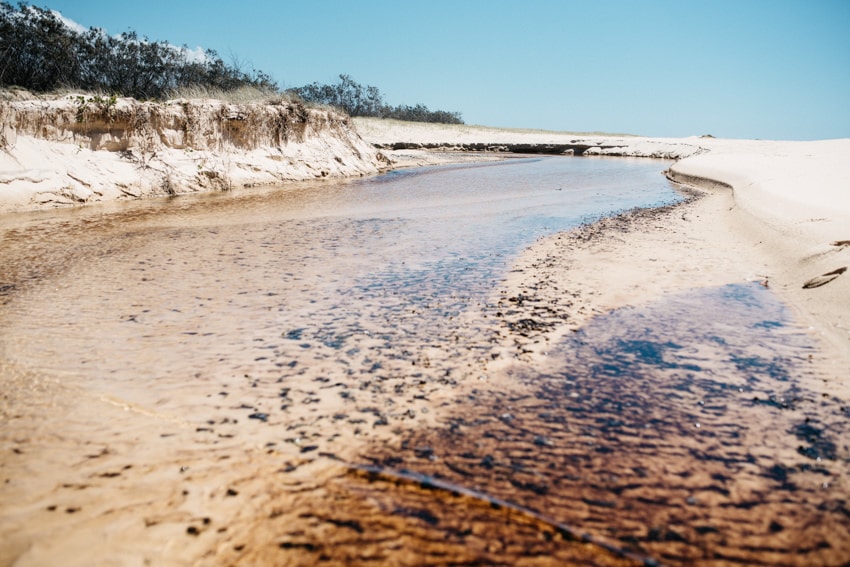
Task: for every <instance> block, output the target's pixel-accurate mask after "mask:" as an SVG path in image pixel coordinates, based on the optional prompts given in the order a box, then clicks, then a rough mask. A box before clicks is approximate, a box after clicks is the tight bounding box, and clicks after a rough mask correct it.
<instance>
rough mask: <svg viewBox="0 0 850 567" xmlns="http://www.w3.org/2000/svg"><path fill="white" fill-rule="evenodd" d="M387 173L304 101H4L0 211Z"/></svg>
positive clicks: (350, 132) (337, 123)
mask: <svg viewBox="0 0 850 567" xmlns="http://www.w3.org/2000/svg"><path fill="white" fill-rule="evenodd" d="M385 168H386V162H385V160H384V159H383V158H382V156H381V155H380V153H379V152H377V151H376V150H375V149H374V148H373V147H372V146H371V145H369V144H367V143H365V142H364V141H363V140H362V139H361V138H360V136H358V135H357V133H356V132H355V131H354V129H353V127H352V126H351V123H350V119H349V118H347V117H345V116H343V115H341V114H338V113H336V112H333V111H331V110H319V109H307V108H305V107H304V106H303V105H301V104H298V103H287V102H281V103H278V104H267V103H245V104H229V103H225V102H222V101H217V100H206V99H193V100H185V99H183V100H171V101H168V102H139V101H136V100H134V99H130V98H118V99H115V100H109V99H103V98H97V99H95V98H93V97H92V96H90V95H75V94H71V95H66V96H63V97H61V98H58V99H45V100H32V99H25V100H0V213H2V212H7V211H23V210H32V209H39V208H50V207H55V206H63V205H80V204H85V203H93V202H98V201H105V200H113V199H137V198H140V197H143V196H150V195H154V196H155V195H176V194H181V193H187V192H196V191H204V190H206V191H210V190H227V189H231V188H233V187H243V186H254V185H269V184H274V183H281V182H284V181H296V180H305V179H317V178H327V177H341V176H357V175H370V174H375V173H377V172H379V171H382V170H383V169H385Z"/></svg>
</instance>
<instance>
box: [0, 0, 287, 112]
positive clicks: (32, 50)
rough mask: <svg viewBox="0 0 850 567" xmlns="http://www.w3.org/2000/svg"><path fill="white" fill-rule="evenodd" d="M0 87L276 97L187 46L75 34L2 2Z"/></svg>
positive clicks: (267, 80) (43, 15) (147, 95)
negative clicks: (242, 91) (255, 92)
mask: <svg viewBox="0 0 850 567" xmlns="http://www.w3.org/2000/svg"><path fill="white" fill-rule="evenodd" d="M0 86H6V87H8V86H18V87H23V88H25V89H28V90H31V91H33V92H50V91H54V90H57V89H61V88H79V89H85V90H94V91H104V92H108V93H117V94H120V95H123V96H131V97H134V98H137V99H140V100H146V99H158V98H164V97H167V96H168V94H169V92H170V91H173V90H175V89H179V88H182V87H199V86H200V87H207V88H210V89H221V90H234V89H237V88H239V87H244V86H250V87H254V88H257V89H260V90H269V91H276V90H277V84H276V83H275V82H274V81H273V80H272V79H271V77H269V76H268V75H266V74H265V73H263V72H261V71H252V72H251V73H245V72H244V71H242V70H241V69H239V68H238V67H236V66H234V65H228V64H226V63H225V62H224V61H223V60H222V59H221V57H219V56H218V54H217V53H216V52H215V51H214V50H211V49H210V50H206V51H205V52H204V54H203V55H202V56H196V55H193V54H191V53H190V52H189V50H188V49H187V48H186V47H185V46H183V47H177V46H175V45H173V44H170V43H168V42H166V41H150V40H149V39H148V38H147V37H143V38H140V37H139V36H138V34H136V32H133V31H130V32H127V33H123V34H120V35H117V36H110V35H107V34H106V33H105V32H104V31H103V30H101V29H98V28H90V29H88V30H87V31H84V32H78V31H76V30H74V29H72V28H70V27H69V26H68V25H67V24H66V23H65V22H64V21H62V20H61V19H60V18H59V17H58V16H57V15H56V14H55V13H54V12H51V11H50V10H46V9H43V8H38V7H36V6H29V5H27V4H25V3H20V4H19V5H18V7H17V8H15V7H13V6H12V5H11V4H9V3H7V2H0Z"/></svg>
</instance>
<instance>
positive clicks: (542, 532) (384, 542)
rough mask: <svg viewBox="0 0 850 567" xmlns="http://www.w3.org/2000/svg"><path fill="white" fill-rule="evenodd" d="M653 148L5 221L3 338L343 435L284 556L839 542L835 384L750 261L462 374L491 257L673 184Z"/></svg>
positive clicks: (95, 368) (242, 418)
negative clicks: (355, 441)
mask: <svg viewBox="0 0 850 567" xmlns="http://www.w3.org/2000/svg"><path fill="white" fill-rule="evenodd" d="M664 165H665V164H663V163H661V162H657V161H646V160H644V161H641V160H627V159H593V158H545V159H536V158H535V159H530V158H529V159H511V160H507V161H505V162H501V163H497V164H487V165H466V166H444V167H436V168H426V169H417V170H406V171H399V172H395V173H391V174H388V175H385V176H382V177H377V178H372V179H364V180H359V181H352V182H325V183H321V184H318V185H316V184H312V185H311V184H305V185H301V186H291V187H288V188H284V189H282V190H262V191H256V190H255V191H253V192H248V191H237V192H234V193H229V194H218V195H207V196H195V197H180V198H174V199H169V200H157V201H149V202H139V203H131V204H118V205H110V206H103V207H92V208H86V209H79V210H65V211H54V212H48V213H38V214H32V215H17V216H14V217H9V218H6V219H2V220H0V223H2V224H0V230H2V248H0V328H2V334H0V358H2V359H3V360H5V361H7V362H9V363H10V366H9V367H10V368H25V369H27V372H34V373H37V374H41V375H45V376H50V377H52V378H55V379H57V380H60V381H62V382H63V383H67V384H71V385H74V387H78V388H82V389H84V390H87V391H91V392H96V393H98V394H102V395H103V396H107V397H109V398H110V399H118V400H127V401H128V402H131V403H132V404H133V405H134V406H136V407H141V408H145V409H146V410H147V411H150V412H151V415H154V414H155V415H169V416H175V417H179V419H181V420H186V421H189V422H191V423H194V424H197V426H198V429H197V430H198V431H199V432H201V433H203V434H210V435H216V436H218V438H226V439H231V440H232V439H235V440H236V441H237V442H244V443H246V444H252V445H253V444H258V443H259V444H265V445H266V446H268V447H275V446H280V445H293V444H294V445H295V446H297V447H300V448H301V451H302V452H303V453H305V454H308V455H322V456H323V457H322V458H327V459H329V461H331V462H337V461H336V460H335V459H336V455H339V454H345V453H346V448H347V447H343V446H341V444H342V443H344V442H345V441H344V440H345V439H350V438H352V437H360V438H362V439H364V440H365V443H364V444H363V445H362V446H361V447H360V448H359V449H358V450H357V451H358V454H357V455H356V457H352V456H351V455H347V456H346V459H344V461H345V462H347V463H348V464H346V465H345V466H344V467H342V468H341V469H340V470H341V471H342V472H341V473H340V474H339V475H338V476H337V477H336V478H335V479H333V481H332V482H330V483H329V485H328V486H326V487H323V488H322V496H321V498H328V494H331V495H332V496H333V498H334V501H333V502H334V503H333V504H332V505H331V504H329V503H328V502H327V501H325V504H326V505H328V506H329V507H328V508H318V507H317V508H316V509H315V510H311V509H307V510H306V511H304V512H303V513H302V514H301V516H300V517H301V518H302V520H303V525H301V524H298V525H292V524H289V525H283V524H281V525H280V526H279V528H274V526H273V528H268V529H271V530H272V532H274V534H275V545H276V546H277V548H279V551H280V552H281V553H290V554H293V555H291V557H290V559H291V560H292V561H293V562H294V563H297V562H298V561H300V562H302V563H312V562H315V561H319V560H320V559H322V558H324V559H329V560H338V561H343V562H351V561H353V559H352V558H357V561H355V562H362V563H368V562H372V561H374V562H376V563H385V562H393V561H396V562H399V561H400V562H404V561H407V560H413V561H415V562H426V563H427V562H431V563H447V562H461V563H462V562H468V563H471V562H482V561H483V562H489V563H493V562H497V563H498V562H502V563H510V564H514V563H517V562H519V563H522V562H529V563H533V562H535V561H537V560H540V561H543V560H548V561H555V560H557V561H589V562H591V563H594V564H629V563H633V562H635V561H636V562H641V561H647V562H649V563H652V562H654V561H659V562H662V563H679V564H690V563H695V562H700V561H703V562H706V563H712V562H719V563H722V562H724V561H725V562H733V563H741V564H765V565H768V564H776V565H779V564H810V563H815V564H836V565H837V564H842V563H843V562H845V561H846V560H848V559H850V543H848V542H850V508H849V507H848V501H847V496H848V494H850V488H848V486H847V482H848V480H847V476H846V473H847V470H846V469H847V465H848V448H847V441H846V440H847V439H848V437H847V433H848V431H847V425H846V421H847V418H848V417H850V415H848V408H847V407H845V406H844V405H843V403H842V402H841V401H840V400H834V399H830V398H822V397H820V396H815V395H814V394H812V393H811V392H808V391H806V390H805V389H803V388H802V387H801V386H800V381H801V378H803V377H807V376H812V375H816V373H817V371H818V370H817V368H814V367H812V366H811V364H810V361H809V355H810V354H811V353H812V349H813V345H812V344H811V342H810V338H809V337H808V335H806V334H805V333H803V332H802V330H800V329H798V328H797V327H796V326H795V324H794V322H793V321H792V320H791V319H790V317H789V315H788V313H786V311H785V310H784V308H783V307H782V305H781V304H779V303H778V302H777V301H776V300H775V299H774V297H773V296H772V295H771V293H770V292H769V291H767V290H765V289H763V288H761V287H759V286H757V285H750V284H741V285H734V286H727V287H724V288H720V289H709V290H703V291H698V292H696V291H695V292H691V293H687V294H683V295H681V296H676V297H671V298H668V299H667V300H665V301H663V302H661V303H660V304H657V305H651V306H648V307H645V308H643V309H625V310H621V311H618V312H615V313H613V314H611V315H608V316H605V317H601V318H598V319H596V320H595V321H593V322H592V324H591V325H589V326H588V327H587V328H586V329H584V330H582V331H581V332H580V333H577V334H575V335H573V336H571V337H570V338H569V339H568V340H566V341H565V342H563V343H561V344H559V345H557V346H555V347H553V348H551V349H550V351H549V356H548V359H547V362H546V364H545V365H542V366H541V367H539V368H535V369H534V371H533V372H530V371H529V370H528V369H527V368H526V369H525V370H523V371H516V370H514V371H511V372H513V373H512V374H511V375H510V376H509V378H510V380H512V381H513V382H514V383H515V384H516V387H515V388H511V391H507V392H502V391H494V390H493V389H489V388H487V387H486V384H487V383H486V382H481V386H480V387H477V386H476V385H475V384H476V382H475V381H476V380H478V378H479V376H478V374H479V373H480V368H481V367H483V364H482V361H486V360H487V359H488V358H489V357H491V356H492V352H493V349H494V348H495V347H496V346H497V343H498V341H499V336H500V333H501V332H502V331H503V329H501V327H500V323H499V322H498V321H497V320H496V319H495V318H494V317H492V316H491V315H492V312H493V310H494V306H493V305H492V301H493V297H494V293H495V291H496V290H497V289H498V285H499V280H500V277H501V275H502V274H503V273H504V272H505V271H506V270H508V269H509V268H510V266H511V262H512V259H513V257H514V256H515V255H516V254H518V253H519V251H520V250H521V249H522V248H523V247H525V246H527V245H528V244H530V243H531V242H533V241H534V240H535V239H536V238H538V237H541V236H543V235H546V234H551V233H552V232H555V231H559V230H565V229H568V228H571V227H574V226H576V225H578V224H579V223H581V222H585V221H589V220H593V219H594V218H597V217H599V216H601V215H609V214H612V213H614V212H618V211H623V210H626V209H630V208H633V207H649V206H655V205H661V204H668V203H672V202H675V201H677V200H680V199H681V197H680V195H679V194H677V193H676V192H675V191H674V188H673V187H672V186H671V185H670V184H669V183H668V182H667V181H666V180H665V179H664V178H663V176H662V175H661V174H660V171H661V170H662V169H663V167H664ZM460 393H462V395H461V394H460ZM435 404H437V406H438V407H439V408H440V411H441V412H442V413H441V416H442V417H441V418H440V419H439V420H437V421H433V415H432V414H433V411H434V408H435ZM328 424H332V426H330V427H329V426H328ZM384 428H387V429H392V431H393V437H392V439H393V440H392V441H389V442H388V441H386V437H385V436H384V437H381V436H380V435H377V433H375V432H378V431H381V430H382V429H384ZM373 435H374V436H375V439H376V440H378V441H379V442H375V443H370V442H369V439H370V436H373ZM348 448H349V449H350V447H348ZM321 498H320V500H321ZM317 502H318V500H317ZM275 530H276V531H275ZM582 537H584V539H585V540H586V541H590V542H593V543H582ZM571 538H572V539H577V541H573V542H572V543H570V541H569V540H571ZM388 542H390V543H388ZM391 542H396V543H395V544H392V543H391ZM365 550H371V551H368V553H367V551H365ZM410 550H417V553H419V555H413V556H411V555H410V553H411V551H410ZM588 550H589V551H588ZM249 551H250V550H249ZM240 552H241V550H240ZM405 554H407V555H405ZM243 559H244V561H247V562H250V560H251V556H250V555H248V556H245V558H243Z"/></svg>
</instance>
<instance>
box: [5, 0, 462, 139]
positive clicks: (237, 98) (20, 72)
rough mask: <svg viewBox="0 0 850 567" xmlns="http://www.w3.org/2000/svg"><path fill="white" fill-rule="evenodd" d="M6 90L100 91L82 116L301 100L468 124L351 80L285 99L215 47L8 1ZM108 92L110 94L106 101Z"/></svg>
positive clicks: (81, 101) (264, 78)
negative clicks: (181, 104) (122, 106)
mask: <svg viewBox="0 0 850 567" xmlns="http://www.w3.org/2000/svg"><path fill="white" fill-rule="evenodd" d="M0 87H7V88H8V87H20V88H23V89H25V90H27V91H31V92H36V93H51V92H56V91H58V90H62V89H76V90H83V91H88V92H91V93H98V94H96V95H95V96H90V97H78V101H77V103H78V106H79V107H80V112H79V113H78V114H79V115H80V116H82V114H83V112H84V111H85V109H86V108H87V107H88V106H89V105H94V106H95V107H98V108H101V109H102V110H103V111H104V112H107V113H108V112H109V111H110V109H111V108H112V107H113V106H114V105H115V101H116V97H117V96H129V97H133V98H136V99H139V100H149V99H164V98H177V97H185V98H195V97H202V98H218V99H223V100H229V101H232V102H253V101H257V100H264V101H267V102H271V103H282V102H288V101H292V100H293V99H295V100H301V101H303V102H305V103H308V104H317V105H328V106H334V107H337V108H339V109H341V110H343V111H344V112H347V113H348V114H349V115H351V116H368V117H378V118H394V119H397V120H406V121H414V122H439V123H444V124H463V120H462V119H461V116H460V113H458V112H446V111H442V110H433V111H432V110H429V109H428V107H426V106H425V105H422V104H417V105H415V106H408V105H399V106H390V105H387V104H385V103H384V101H383V97H382V96H381V92H380V91H379V90H378V88H377V87H373V86H369V85H367V86H363V85H361V84H359V83H357V82H356V81H354V80H353V79H352V78H351V77H350V76H348V75H340V76H339V82H338V83H336V84H333V85H322V84H319V83H311V84H309V85H306V86H303V87H299V88H294V89H290V90H288V91H286V92H285V93H281V92H280V91H279V90H278V88H277V84H276V83H275V82H274V81H273V80H272V79H271V77H270V76H269V75H267V74H265V73H263V72H262V71H257V70H252V71H251V72H250V73H245V72H244V71H242V70H241V69H240V67H239V65H238V64H237V65H227V64H226V63H224V61H222V59H221V58H220V57H219V56H218V54H217V53H216V52H215V51H213V50H211V49H208V50H206V51H205V52H203V53H202V54H199V53H196V52H192V51H190V50H189V49H188V48H187V47H186V46H183V47H177V46H175V45H173V44H171V43H169V42H167V41H151V40H149V39H148V38H147V37H142V38H140V37H139V36H138V34H136V32H134V31H130V32H127V33H122V34H120V35H116V36H110V35H107V34H106V32H104V31H103V30H102V29H99V28H89V29H88V30H84V31H78V30H75V29H73V28H71V27H69V25H68V24H66V22H65V21H63V20H62V18H61V17H60V16H59V14H57V13H56V12H53V11H51V10H47V9H45V8H38V7H36V6H30V5H28V4H26V3H24V2H21V3H19V4H18V6H17V8H16V7H14V6H13V5H11V4H9V3H7V2H4V1H2V0H0ZM105 93H108V95H105Z"/></svg>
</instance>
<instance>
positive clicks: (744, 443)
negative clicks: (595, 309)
mask: <svg viewBox="0 0 850 567" xmlns="http://www.w3.org/2000/svg"><path fill="white" fill-rule="evenodd" d="M812 353H813V349H812V342H811V337H809V336H808V335H806V334H805V333H804V332H802V331H801V330H800V329H798V328H796V327H794V326H793V324H792V323H791V322H790V321H789V316H788V314H787V313H786V311H785V309H784V308H783V306H782V305H781V304H780V303H779V302H777V300H776V299H775V298H774V297H773V295H772V294H771V293H770V292H769V291H767V290H764V289H763V288H761V287H760V286H758V285H754V284H753V285H730V286H725V287H721V288H718V289H708V290H699V291H692V292H689V293H686V294H683V295H679V296H676V297H671V298H668V299H666V300H664V301H661V302H659V303H657V304H654V305H650V306H647V307H642V308H628V309H622V310H619V311H617V312H614V313H612V314H610V315H607V316H604V317H600V318H597V319H596V320H594V321H593V322H591V323H590V324H589V325H588V326H587V327H586V328H585V329H583V330H582V331H581V332H578V333H576V334H575V335H573V336H571V337H569V338H568V339H567V340H565V341H564V342H563V343H562V344H561V345H559V346H558V348H555V349H552V350H551V351H550V358H551V359H552V364H551V365H550V366H548V367H547V368H546V369H545V370H544V372H542V373H537V372H536V371H533V370H531V369H525V370H524V371H522V372H519V373H518V374H517V378H518V379H519V380H520V381H521V382H522V384H523V386H524V387H523V388H522V389H519V388H518V389H516V390H513V391H510V392H498V391H490V390H474V391H472V392H471V394H470V395H469V399H467V400H465V401H463V402H462V403H461V405H460V406H459V411H458V412H457V414H456V415H455V417H454V418H452V419H451V420H450V425H449V426H447V427H445V428H443V429H440V430H438V431H426V430H420V431H416V432H414V433H412V434H410V435H408V436H407V437H406V438H404V439H403V440H402V441H401V443H400V444H399V445H398V446H396V447H394V448H393V449H392V450H391V451H389V452H386V451H380V450H378V451H376V454H372V455H370V457H371V458H372V459H374V462H376V463H378V464H379V465H380V466H382V467H386V468H387V469H390V470H413V471H416V472H417V474H426V475H429V476H433V477H436V478H439V479H440V480H441V482H445V483H448V484H456V485H458V486H464V487H473V488H474V489H475V490H476V491H479V492H481V493H483V494H486V495H488V496H489V497H491V498H497V499H500V500H504V501H509V502H512V503H515V504H517V505H520V506H522V507H525V508H528V509H530V510H533V511H535V513H539V514H542V515H544V516H545V517H546V518H547V519H548V520H549V521H551V522H553V523H563V524H566V525H570V526H578V527H579V528H580V530H582V531H587V532H590V533H592V534H595V535H596V536H598V537H601V538H604V539H605V540H606V541H608V542H613V544H614V545H615V547H616V546H619V547H622V548H623V549H625V550H630V551H631V552H633V553H636V554H638V555H642V556H648V557H653V558H655V559H657V560H660V561H661V562H663V563H678V564H692V563H707V564H711V563H724V562H731V563H740V564H749V565H752V564H758V565H810V564H819V565H838V564H843V563H844V562H845V561H846V560H847V558H848V557H850V508H848V504H847V503H848V494H850V487H848V484H847V483H848V476H847V473H848V464H850V461H849V460H848V458H850V450H848V446H847V441H846V440H847V439H848V433H850V432H848V426H847V420H846V415H844V408H843V407H841V405H840V403H837V402H836V401H834V400H832V399H830V398H824V397H822V396H820V395H817V394H815V393H814V392H812V391H811V390H808V389H807V388H806V386H805V384H806V383H807V381H808V380H812V379H817V378H819V374H818V369H817V367H816V366H815V365H813V364H812V362H811V361H810V355H811V354H812ZM422 447H428V449H429V450H428V452H427V454H425V453H423V451H422V449H421V448H422ZM382 482H385V481H382ZM411 493H415V494H411ZM403 497H404V498H405V499H412V501H414V502H416V503H417V505H418V506H425V507H428V506H430V504H429V501H430V500H431V499H435V498H436V499H439V500H441V501H443V503H441V504H440V505H439V506H440V507H444V506H446V505H447V504H445V501H446V500H447V499H448V500H449V501H451V498H452V497H451V496H448V495H446V494H443V493H435V492H434V491H428V490H420V491H416V490H406V491H404V494H403ZM406 505H408V506H410V505H411V504H406ZM441 509H442V508H441ZM447 513H448V514H449V515H451V514H459V515H461V516H462V515H464V514H467V510H466V507H465V505H460V504H459V505H457V509H455V510H453V511H449V512H447ZM499 522H500V520H497V519H492V520H491V523H492V524H493V525H491V526H490V528H489V529H492V530H494V532H493V533H495V534H503V533H504V532H505V529H504V528H503V527H499V526H500V524H499ZM432 531H433V530H432ZM544 531H545V530H544ZM496 537H507V536H505V535H498V536H496ZM520 547H521V546H520ZM520 553H525V551H523V552H520Z"/></svg>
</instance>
